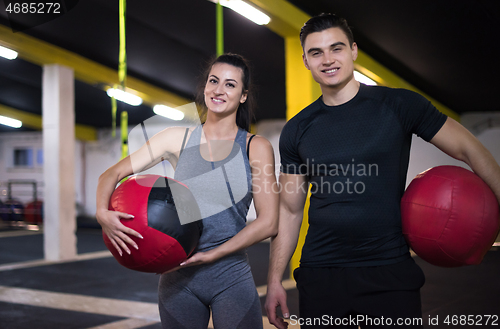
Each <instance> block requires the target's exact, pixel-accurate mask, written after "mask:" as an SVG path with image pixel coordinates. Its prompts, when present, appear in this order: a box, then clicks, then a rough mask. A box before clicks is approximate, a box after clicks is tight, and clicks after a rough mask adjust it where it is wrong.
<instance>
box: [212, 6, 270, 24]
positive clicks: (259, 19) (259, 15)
mask: <svg viewBox="0 0 500 329" xmlns="http://www.w3.org/2000/svg"><path fill="white" fill-rule="evenodd" d="M219 3H220V4H221V5H223V6H224V7H227V8H230V9H232V10H234V11H235V12H237V13H238V14H240V15H241V16H245V17H246V18H248V19H249V20H251V21H252V22H254V23H255V24H258V25H266V24H267V23H269V22H270V21H271V18H269V16H267V15H266V14H264V13H263V12H261V11H260V10H258V9H257V8H255V7H253V6H251V5H250V4H248V3H246V2H245V1H241V0H219Z"/></svg>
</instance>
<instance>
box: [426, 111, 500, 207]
mask: <svg viewBox="0 0 500 329" xmlns="http://www.w3.org/2000/svg"><path fill="white" fill-rule="evenodd" d="M430 142H431V143H432V144H434V145H435V146H436V147H438V148H439V149H440V150H441V151H443V152H444V153H446V154H448V155H449V156H451V157H453V158H455V159H457V160H461V161H463V162H465V163H466V164H467V165H469V167H470V168H471V169H472V170H473V171H474V173H476V175H478V176H479V177H481V179H482V180H483V181H484V182H485V183H486V184H488V186H489V187H490V188H491V190H492V191H493V193H495V196H496V197H497V200H498V201H499V203H500V166H499V165H498V163H497V162H496V161H495V158H493V155H491V153H490V151H488V150H487V149H486V147H484V145H483V144H481V142H480V141H479V140H478V139H477V138H476V137H475V136H474V135H472V134H471V133H470V132H469V131H468V130H467V129H465V128H464V127H463V126H462V125H461V124H460V123H458V122H456V121H455V120H453V119H452V118H448V119H447V120H446V122H445V124H444V125H443V127H441V129H440V130H439V131H438V132H437V134H436V135H435V136H434V137H433V138H432V139H431V141H430Z"/></svg>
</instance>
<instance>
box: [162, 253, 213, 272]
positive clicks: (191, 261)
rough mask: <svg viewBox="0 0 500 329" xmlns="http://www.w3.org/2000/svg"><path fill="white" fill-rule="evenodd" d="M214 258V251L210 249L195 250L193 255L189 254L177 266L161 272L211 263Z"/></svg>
mask: <svg viewBox="0 0 500 329" xmlns="http://www.w3.org/2000/svg"><path fill="white" fill-rule="evenodd" d="M216 259H217V258H216V257H215V254H214V252H212V250H210V251H206V252H197V253H196V254H194V255H193V256H191V257H189V258H188V259H186V260H185V261H183V262H182V263H181V264H180V265H179V266H177V267H174V268H173V269H171V270H168V271H166V272H163V273H162V274H165V273H170V272H174V271H177V270H178V269H180V268H184V267H189V266H195V265H201V264H208V263H212V262H214V261H215V260H216Z"/></svg>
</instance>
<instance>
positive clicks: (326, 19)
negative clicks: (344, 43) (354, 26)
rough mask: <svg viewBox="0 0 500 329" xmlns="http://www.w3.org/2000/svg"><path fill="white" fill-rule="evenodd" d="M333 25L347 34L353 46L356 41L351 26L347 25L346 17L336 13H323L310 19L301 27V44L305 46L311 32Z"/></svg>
mask: <svg viewBox="0 0 500 329" xmlns="http://www.w3.org/2000/svg"><path fill="white" fill-rule="evenodd" d="M332 27H338V28H340V29H341V30H342V31H343V32H344V33H345V35H346V36H347V39H348V40H349V45H350V46H351V47H352V44H353V43H354V36H353V35H352V31H351V28H350V27H349V25H347V21H346V20H345V18H342V17H339V16H337V15H335V14H325V13H323V14H321V15H319V16H315V17H313V18H311V19H309V20H308V21H307V22H306V23H305V24H304V26H302V28H301V29H300V44H301V45H302V48H304V43H305V41H306V38H307V36H308V35H309V34H311V33H314V32H321V31H324V30H327V29H329V28H332Z"/></svg>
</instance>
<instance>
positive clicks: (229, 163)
mask: <svg viewBox="0 0 500 329" xmlns="http://www.w3.org/2000/svg"><path fill="white" fill-rule="evenodd" d="M201 136H202V126H201V125H200V126H197V127H196V128H195V129H194V130H193V132H192V133H191V137H190V138H189V140H188V142H187V144H186V146H185V148H184V149H183V150H182V151H181V155H180V156H179V161H178V162H177V167H176V170H175V174H174V178H175V179H176V180H178V181H180V182H182V183H183V184H185V185H186V186H187V187H188V188H189V190H190V191H191V193H192V194H193V196H194V198H195V200H196V203H197V205H198V207H199V209H200V213H201V218H202V219H201V221H202V225H203V231H202V234H201V237H200V241H199V243H198V247H197V249H196V251H207V250H210V249H213V248H215V247H217V246H219V245H221V244H222V243H224V242H226V241H227V240H229V239H231V238H232V237H233V236H235V235H236V234H237V233H238V232H239V231H241V230H242V229H243V228H244V227H245V225H246V216H247V213H248V208H249V206H250V202H251V201H252V175H251V168H250V163H249V160H248V156H247V153H246V137H247V132H246V131H245V130H243V129H240V128H239V129H238V133H237V134H236V138H235V140H234V143H233V147H232V150H231V152H230V154H229V156H227V157H226V158H225V159H224V160H221V161H207V160H205V159H204V158H203V157H202V156H201V154H200V141H201Z"/></svg>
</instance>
